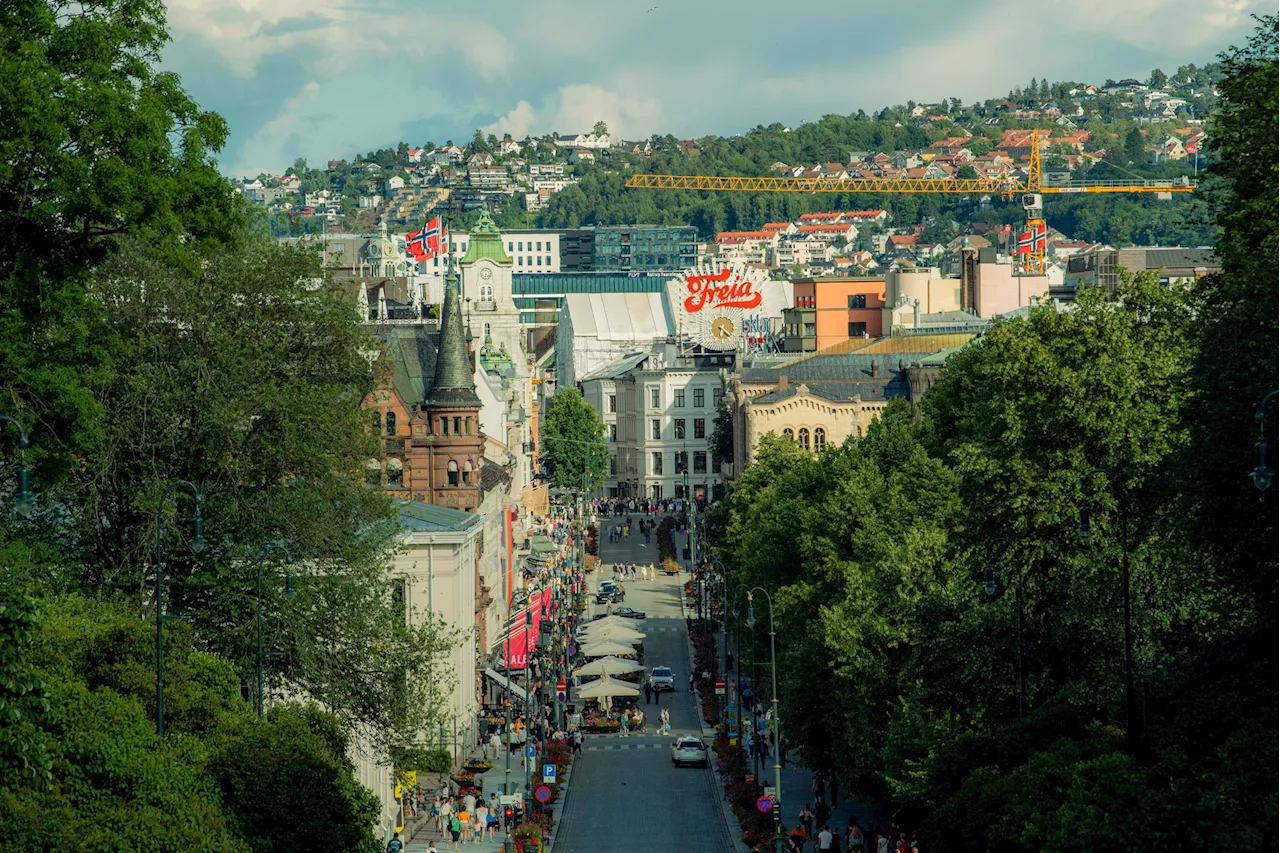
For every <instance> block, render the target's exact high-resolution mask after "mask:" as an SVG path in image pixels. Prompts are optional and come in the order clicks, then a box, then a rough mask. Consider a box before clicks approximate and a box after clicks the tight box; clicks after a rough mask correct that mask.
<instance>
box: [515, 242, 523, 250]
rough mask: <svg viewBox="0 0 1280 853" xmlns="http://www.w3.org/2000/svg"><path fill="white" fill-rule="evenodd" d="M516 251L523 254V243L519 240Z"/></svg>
mask: <svg viewBox="0 0 1280 853" xmlns="http://www.w3.org/2000/svg"><path fill="white" fill-rule="evenodd" d="M516 251H517V252H523V251H524V241H523V240H521V241H520V242H519V243H516Z"/></svg>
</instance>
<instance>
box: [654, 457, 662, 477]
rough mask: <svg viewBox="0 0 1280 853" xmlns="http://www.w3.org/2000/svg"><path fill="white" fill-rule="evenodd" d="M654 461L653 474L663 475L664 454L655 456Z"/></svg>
mask: <svg viewBox="0 0 1280 853" xmlns="http://www.w3.org/2000/svg"><path fill="white" fill-rule="evenodd" d="M652 461H653V473H654V474H661V473H662V454H661V453H655V454H653V460H652Z"/></svg>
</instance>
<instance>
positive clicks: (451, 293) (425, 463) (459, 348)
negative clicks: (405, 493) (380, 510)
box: [405, 255, 484, 511]
mask: <svg viewBox="0 0 1280 853" xmlns="http://www.w3.org/2000/svg"><path fill="white" fill-rule="evenodd" d="M472 376H473V371H472V366H471V360H470V357H469V355H468V353H467V339H466V331H465V330H464V328H463V325H462V290H461V287H460V285H459V282H458V273H457V270H456V269H455V268H454V265H453V256H452V255H450V256H449V271H448V274H447V275H446V277H445V291H444V306H443V308H442V310H441V313H440V339H439V345H438V347H437V350H436V362H435V378H434V381H433V382H432V386H431V391H430V393H428V394H427V397H426V399H425V400H424V401H422V404H421V405H420V406H418V408H417V411H416V412H415V413H414V415H413V418H412V437H411V439H410V443H409V445H408V447H406V453H405V456H406V462H407V463H408V466H409V468H410V474H411V477H412V482H413V483H414V484H415V486H414V490H415V491H418V489H419V488H420V487H421V485H422V484H428V488H427V490H426V492H427V493H426V494H425V495H423V497H424V498H425V499H426V501H427V502H428V503H432V504H435V505H436V506H446V507H452V508H454V509H461V510H469V511H474V510H476V509H478V508H479V506H480V503H481V501H482V500H483V499H484V494H483V493H482V491H481V488H480V466H481V463H482V460H483V459H484V435H483V433H482V432H481V430H480V408H481V402H480V398H479V397H478V396H477V395H476V390H475V381H474V379H473V378H472Z"/></svg>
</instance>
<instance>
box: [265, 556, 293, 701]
mask: <svg viewBox="0 0 1280 853" xmlns="http://www.w3.org/2000/svg"><path fill="white" fill-rule="evenodd" d="M275 551H283V552H284V560H285V565H292V564H293V554H291V553H290V552H289V545H288V543H286V542H285V541H284V540H283V539H281V540H279V541H278V542H276V543H274V544H273V545H270V546H268V547H267V549H266V550H265V551H263V553H262V554H260V555H259V558H258V696H257V710H258V719H262V714H263V705H264V699H263V696H264V690H265V687H264V685H263V678H262V670H263V664H264V663H265V661H266V658H267V653H266V650H265V649H264V648H263V645H262V564H263V562H265V557H266V556H267V555H268V554H271V553H273V552H275ZM284 594H285V597H286V598H293V573H292V572H285V576H284Z"/></svg>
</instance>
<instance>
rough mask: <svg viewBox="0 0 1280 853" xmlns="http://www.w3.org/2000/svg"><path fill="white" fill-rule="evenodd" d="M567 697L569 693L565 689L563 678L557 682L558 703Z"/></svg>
mask: <svg viewBox="0 0 1280 853" xmlns="http://www.w3.org/2000/svg"><path fill="white" fill-rule="evenodd" d="M567 695H568V692H567V690H566V688H565V683H564V679H563V678H562V679H560V680H559V681H557V682H556V701H557V702H563V701H564V700H565V697H566V696H567Z"/></svg>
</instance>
